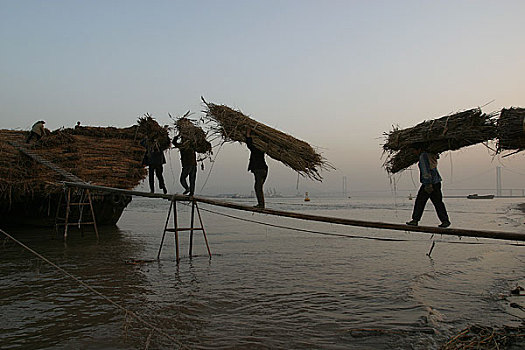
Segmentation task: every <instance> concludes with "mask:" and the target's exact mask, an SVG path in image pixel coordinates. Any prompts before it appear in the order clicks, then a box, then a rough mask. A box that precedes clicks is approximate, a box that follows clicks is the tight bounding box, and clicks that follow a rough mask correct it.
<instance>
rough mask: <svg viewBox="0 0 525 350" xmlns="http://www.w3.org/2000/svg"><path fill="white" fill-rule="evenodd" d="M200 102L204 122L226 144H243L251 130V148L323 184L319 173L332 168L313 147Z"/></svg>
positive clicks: (241, 114)
mask: <svg viewBox="0 0 525 350" xmlns="http://www.w3.org/2000/svg"><path fill="white" fill-rule="evenodd" d="M203 102H204V103H205V105H206V110H205V113H206V119H208V120H209V121H211V122H214V123H215V125H214V126H212V127H211V131H212V133H214V134H217V135H219V136H221V137H222V138H223V139H224V141H226V142H236V141H237V142H240V143H243V142H246V130H247V128H251V130H252V139H253V144H254V146H255V147H256V148H257V149H259V150H261V151H264V152H265V153H266V154H268V156H270V157H271V158H273V159H275V160H277V161H279V162H281V163H283V164H284V165H286V166H288V167H290V168H292V169H293V170H295V171H297V172H298V173H299V174H301V175H302V176H305V177H308V178H310V179H313V180H317V181H322V179H323V178H322V177H321V175H320V174H319V171H320V169H323V170H329V169H333V167H332V166H331V165H330V164H329V163H328V162H327V161H326V160H325V159H324V158H323V157H322V156H321V155H320V154H319V153H317V152H316V151H315V150H314V149H313V148H312V146H310V145H309V144H308V143H306V142H305V141H302V140H298V139H296V138H295V137H293V136H291V135H288V134H285V133H283V132H281V131H279V130H276V129H274V128H271V127H269V126H267V125H264V124H262V123H260V122H258V121H256V120H254V119H252V118H250V117H247V116H246V115H244V114H243V113H241V112H240V111H236V110H233V109H232V108H230V107H227V106H224V105H216V104H213V103H208V102H206V101H204V99H203Z"/></svg>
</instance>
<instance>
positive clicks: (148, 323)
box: [0, 229, 182, 347]
mask: <svg viewBox="0 0 525 350" xmlns="http://www.w3.org/2000/svg"><path fill="white" fill-rule="evenodd" d="M0 232H1V233H3V234H4V235H5V236H6V237H8V238H9V239H11V240H12V241H13V242H15V243H17V244H18V245H20V246H21V247H22V248H24V249H26V250H28V251H29V252H31V253H32V254H34V255H35V256H37V257H38V258H40V259H41V260H42V261H44V262H46V263H48V264H49V265H51V266H53V267H54V268H55V269H57V270H59V271H60V272H62V273H63V274H65V275H66V276H68V277H69V278H71V279H73V280H75V281H76V282H78V283H79V284H80V285H82V286H83V287H85V288H87V289H89V290H90V291H92V292H93V293H95V294H97V295H98V296H99V297H101V298H102V299H104V300H106V301H107V302H108V303H110V304H111V305H113V306H115V307H117V308H119V309H120V310H122V311H124V312H126V315H131V316H132V317H134V318H135V319H136V320H137V321H139V322H142V323H143V324H145V325H146V326H148V327H150V328H151V329H152V330H154V331H156V332H157V333H159V334H161V335H163V336H165V337H166V338H168V339H170V340H172V341H173V342H175V343H176V344H177V345H179V346H181V347H182V345H181V344H180V343H179V341H178V340H177V339H175V338H174V337H173V336H171V335H169V334H168V333H166V332H164V331H163V330H161V329H159V328H157V327H156V326H155V325H153V324H151V323H150V322H148V321H146V320H144V319H143V318H142V317H140V316H139V315H137V314H136V313H135V312H133V311H130V310H128V309H126V308H125V307H124V306H121V305H120V304H118V303H116V302H114V301H113V300H111V299H109V298H108V297H106V296H105V295H104V294H102V293H100V292H99V291H97V290H96V289H94V288H93V287H91V286H90V285H88V284H87V283H85V282H83V281H82V280H80V279H79V278H78V277H76V276H74V275H72V274H71V273H69V272H67V271H66V270H64V269H63V268H61V267H60V266H58V265H56V264H55V263H53V262H51V261H50V260H49V259H47V258H46V257H44V256H43V255H41V254H40V253H38V252H36V251H34V250H33V249H31V248H29V247H28V246H26V245H25V244H23V243H22V242H20V241H18V240H17V239H15V238H14V237H13V236H11V235H10V234H8V233H7V232H5V231H4V230H2V229H0Z"/></svg>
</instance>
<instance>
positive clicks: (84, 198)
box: [55, 187, 99, 240]
mask: <svg viewBox="0 0 525 350" xmlns="http://www.w3.org/2000/svg"><path fill="white" fill-rule="evenodd" d="M72 190H73V189H72V188H71V187H68V188H67V193H66V204H65V209H66V212H65V213H64V217H61V213H60V209H61V208H62V196H60V198H59V200H58V207H57V212H56V216H55V230H56V231H57V232H58V227H59V226H64V240H66V239H67V231H68V227H69V226H78V227H79V228H81V226H80V225H93V228H94V229H95V234H96V235H97V239H98V238H99V237H98V229H97V221H96V219H95V211H94V210H93V202H92V201H91V193H90V192H89V189H84V190H82V194H81V195H80V196H79V199H78V202H73V201H72V198H71V197H72V193H71V191H72ZM84 206H89V209H90V213H91V220H92V221H86V222H82V218H83V210H82V209H83V208H82V207H84ZM72 208H77V209H78V222H69V220H70V219H71V217H70V214H71V211H72Z"/></svg>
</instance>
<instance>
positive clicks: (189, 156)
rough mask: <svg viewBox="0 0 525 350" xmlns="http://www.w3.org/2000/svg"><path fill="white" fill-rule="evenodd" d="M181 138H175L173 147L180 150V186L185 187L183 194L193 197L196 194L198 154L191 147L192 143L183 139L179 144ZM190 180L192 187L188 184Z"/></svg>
mask: <svg viewBox="0 0 525 350" xmlns="http://www.w3.org/2000/svg"><path fill="white" fill-rule="evenodd" d="M178 139H179V136H175V137H174V138H173V145H174V146H175V147H177V148H178V149H179V152H180V162H181V164H182V171H181V174H180V184H181V185H182V187H184V192H183V193H182V194H188V195H190V196H193V194H194V193H195V180H196V179H197V154H196V153H195V150H194V149H193V148H192V147H191V144H190V141H189V140H185V139H184V138H181V142H180V143H179V142H178ZM188 177H189V178H190V185H189V186H188V183H187V182H186V178H188Z"/></svg>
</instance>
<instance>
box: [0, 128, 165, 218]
mask: <svg viewBox="0 0 525 350" xmlns="http://www.w3.org/2000/svg"><path fill="white" fill-rule="evenodd" d="M141 121H142V125H141ZM145 124H156V122H155V121H154V120H153V119H151V118H150V119H148V118H143V119H139V123H138V125H134V126H131V127H129V128H115V127H82V126H77V127H75V128H66V129H64V128H61V129H58V130H55V131H53V132H48V133H47V135H45V136H44V137H42V138H41V139H40V140H38V141H36V142H34V141H33V142H31V143H26V137H27V135H28V134H27V132H25V131H17V130H5V129H4V130H0V223H1V224H2V225H21V224H24V225H38V226H53V225H54V224H55V220H56V214H57V210H58V209H59V203H60V202H61V201H62V199H63V198H64V196H65V192H66V191H65V188H64V186H63V185H62V184H61V183H62V182H63V181H65V180H67V179H65V178H64V174H72V175H73V176H75V177H76V178H78V179H81V180H82V181H83V182H86V183H91V184H95V185H101V186H107V187H115V188H121V189H133V188H134V187H136V186H137V185H138V184H139V183H140V182H141V181H142V180H143V179H144V178H145V177H146V169H145V168H144V166H143V165H142V159H143V156H144V153H145V149H144V147H142V146H141V145H140V141H141V140H142V139H144V138H146V137H147V135H146V134H145V132H144V130H143V129H144V128H143V126H144V125H145ZM157 126H158V124H157ZM150 129H151V128H150ZM158 129H162V128H160V127H159V128H158ZM165 133H166V137H167V131H165ZM168 142H169V141H168ZM22 151H26V152H25V153H24V152H22ZM28 154H32V155H33V157H31V156H28ZM35 159H41V160H45V161H37V160H35ZM42 162H44V164H43V163H42ZM45 164H48V166H46V165H45ZM49 164H52V165H53V166H49ZM53 168H55V169H53ZM58 170H59V171H58ZM91 197H92V198H91V199H92V203H93V209H94V213H95V216H96V219H97V224H98V225H114V224H116V222H117V221H118V219H119V218H120V216H121V214H122V212H123V210H124V208H125V207H126V206H127V205H128V204H129V202H130V201H131V197H130V196H125V195H116V194H108V193H93V194H91ZM71 220H75V218H71Z"/></svg>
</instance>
